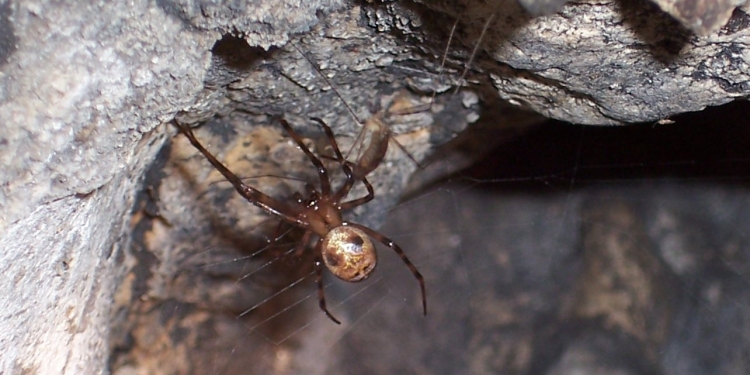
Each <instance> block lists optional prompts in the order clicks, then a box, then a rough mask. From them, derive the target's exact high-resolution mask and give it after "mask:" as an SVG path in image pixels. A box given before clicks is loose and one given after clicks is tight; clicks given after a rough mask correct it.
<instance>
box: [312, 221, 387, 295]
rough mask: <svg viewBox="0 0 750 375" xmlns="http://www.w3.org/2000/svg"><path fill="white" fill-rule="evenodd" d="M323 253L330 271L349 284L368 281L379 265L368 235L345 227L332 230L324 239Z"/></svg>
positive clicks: (324, 260)
mask: <svg viewBox="0 0 750 375" xmlns="http://www.w3.org/2000/svg"><path fill="white" fill-rule="evenodd" d="M321 253H322V254H321V255H322V257H323V262H324V263H325V265H326V267H328V270H330V271H331V273H333V274H334V275H336V277H338V278H339V279H341V280H344V281H348V282H357V281H362V280H364V279H366V278H367V277H368V276H370V274H371V273H372V271H373V270H374V269H375V265H377V263H378V254H377V252H375V246H374V245H373V244H372V241H371V240H370V238H369V237H368V236H367V234H365V232H363V231H361V230H359V229H357V228H353V227H347V226H343V225H342V226H338V227H335V228H333V229H331V230H330V231H329V232H328V234H327V235H326V236H325V237H324V238H323V243H322V248H321Z"/></svg>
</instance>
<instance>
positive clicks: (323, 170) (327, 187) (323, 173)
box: [276, 117, 331, 197]
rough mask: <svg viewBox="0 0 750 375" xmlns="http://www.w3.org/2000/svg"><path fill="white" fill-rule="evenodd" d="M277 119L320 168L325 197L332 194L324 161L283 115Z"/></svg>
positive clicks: (321, 185)
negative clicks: (303, 140) (305, 142)
mask: <svg viewBox="0 0 750 375" xmlns="http://www.w3.org/2000/svg"><path fill="white" fill-rule="evenodd" d="M276 120H278V121H279V122H280V123H281V126H283V127H284V130H286V132H287V133H288V134H289V136H291V137H292V139H294V141H295V142H297V146H299V148H301V149H302V152H304V153H305V155H307V158H308V159H310V161H311V162H312V163H313V165H314V166H315V168H317V169H318V176H319V177H320V190H321V192H322V193H323V196H324V197H327V196H329V195H330V194H331V181H330V180H329V179H328V170H327V169H326V167H325V166H324V165H323V163H322V162H321V161H320V159H318V157H317V156H315V155H314V154H313V153H312V152H311V151H310V149H309V148H307V146H305V144H304V142H302V138H301V137H300V136H299V134H297V133H296V132H295V131H294V130H293V129H292V127H291V125H289V123H288V122H287V121H286V120H284V118H283V117H276Z"/></svg>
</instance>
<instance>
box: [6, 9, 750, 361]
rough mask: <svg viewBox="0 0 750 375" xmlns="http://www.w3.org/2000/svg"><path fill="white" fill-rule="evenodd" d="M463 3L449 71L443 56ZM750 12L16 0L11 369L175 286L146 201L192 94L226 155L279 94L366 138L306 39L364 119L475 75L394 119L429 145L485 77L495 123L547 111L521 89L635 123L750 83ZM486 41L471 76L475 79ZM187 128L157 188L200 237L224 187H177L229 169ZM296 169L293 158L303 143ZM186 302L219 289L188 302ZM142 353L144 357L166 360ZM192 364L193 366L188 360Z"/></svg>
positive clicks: (11, 18)
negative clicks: (725, 18) (710, 27)
mask: <svg viewBox="0 0 750 375" xmlns="http://www.w3.org/2000/svg"><path fill="white" fill-rule="evenodd" d="M457 19H458V20H459V21H460V22H459V24H458V27H457V29H456V33H455V35H454V43H453V44H452V46H451V48H450V53H449V55H448V59H447V64H446V65H445V67H444V69H442V71H443V73H444V74H442V75H438V72H439V71H441V69H440V66H441V57H442V51H443V49H444V48H445V43H446V40H447V39H448V35H449V33H450V30H451V25H452V24H453V22H454V21H455V20H457ZM487 20H490V21H491V22H489V23H487V25H488V27H487V32H486V33H485V34H484V35H483V37H482V38H480V36H482V29H483V26H484V25H485V23H486V21H487ZM748 20H750V18H748V15H747V13H746V12H745V11H743V10H740V9H737V10H734V12H733V15H732V18H731V19H730V20H729V22H728V23H727V25H726V26H724V27H723V28H722V29H720V30H719V31H716V32H713V33H706V34H707V35H706V36H704V37H699V36H695V35H692V34H691V33H690V32H689V31H687V30H686V29H684V28H683V27H682V26H680V24H679V23H677V22H675V21H674V20H673V19H671V18H670V17H669V16H668V15H666V14H664V13H662V12H661V11H660V10H659V9H658V8H657V7H655V6H653V5H651V4H650V3H635V4H631V3H626V2H582V3H574V4H568V5H566V6H565V7H563V8H562V10H561V11H560V13H557V14H555V15H550V16H545V17H539V18H532V17H529V16H526V15H524V14H523V12H522V11H521V8H520V7H519V6H518V5H517V4H516V3H515V2H513V1H490V2H484V1H464V2H441V3H439V4H437V3H425V4H415V3H407V2H398V3H374V2H373V3H365V4H360V3H349V2H344V1H307V0H305V1H302V0H298V1H294V0H277V1H271V0H265V1H264V0H256V1H248V2H240V3H232V4H231V5H230V4H224V3H211V2H187V1H186V2H170V1H158V2H143V1H141V2H138V1H135V2H129V3H127V4H125V3H100V4H97V5H89V4H83V3H81V4H76V5H73V4H69V3H59V2H49V1H33V0H27V1H19V2H13V3H3V4H2V5H1V6H0V30H2V36H1V38H2V39H0V55H1V56H0V63H2V65H1V66H0V69H1V72H2V73H1V74H0V80H2V83H0V88H1V89H2V91H1V92H0V98H1V99H0V100H1V102H0V123H2V124H3V125H2V131H1V133H0V160H2V168H3V173H2V177H0V178H2V181H0V182H1V183H0V186H1V187H0V244H1V246H2V250H3V251H2V253H0V269H1V270H2V271H3V272H2V273H3V275H4V277H3V278H2V281H0V291H2V293H1V294H0V298H2V304H1V305H2V307H0V318H1V319H0V321H1V322H2V329H0V343H1V344H0V345H1V346H0V349H2V351H3V353H4V354H3V356H2V360H1V361H2V363H1V364H0V366H1V367H0V368H1V369H2V370H1V371H2V372H4V373H9V374H10V373H21V372H27V373H42V374H46V373H76V374H77V373H95V372H99V371H101V369H103V368H105V367H106V366H107V359H108V358H110V350H111V348H110V344H109V343H110V334H111V333H110V327H111V326H112V324H115V325H116V326H118V327H121V326H120V323H122V322H123V321H125V318H124V316H125V314H126V313H127V312H128V310H127V308H126V307H128V306H130V305H131V304H134V302H135V301H146V302H147V303H152V304H154V305H157V306H164V304H165V302H164V301H171V299H170V298H172V297H174V294H173V293H175V292H174V290H171V291H170V290H169V288H170V287H171V286H170V285H171V284H170V282H171V278H174V277H176V276H175V275H177V273H178V271H179V269H176V268H175V267H176V266H177V265H179V262H177V261H175V260H174V259H176V258H180V256H185V254H184V253H180V252H178V251H177V249H178V248H180V246H182V245H180V244H184V243H185V242H176V243H168V242H160V241H163V240H164V238H172V237H169V235H165V236H163V237H159V236H156V237H154V238H155V240H153V241H152V242H149V243H146V246H142V247H138V246H139V244H138V243H133V241H132V240H131V239H132V238H134V237H131V233H133V232H134V230H133V228H134V226H137V225H136V224H132V225H131V216H134V217H135V219H138V218H140V216H139V212H141V211H138V210H140V206H136V204H135V201H136V196H137V193H138V192H139V191H142V190H143V189H144V187H143V186H142V182H143V178H144V176H145V171H146V170H147V168H148V166H149V165H151V164H152V163H153V161H154V160H155V157H156V155H157V153H158V152H159V150H161V149H162V148H163V146H164V144H165V142H167V140H168V139H170V137H172V136H173V135H174V134H175V133H176V131H175V128H174V127H172V126H171V125H169V124H167V123H168V122H169V121H170V120H172V119H173V118H175V116H176V115H178V114H179V116H178V118H179V119H180V121H182V122H184V123H188V124H199V123H202V122H204V121H206V120H212V121H214V122H216V123H217V124H215V125H216V126H215V127H213V128H211V129H209V130H203V131H202V132H200V133H199V136H200V137H202V139H204V140H205V142H206V143H210V144H211V145H212V146H213V147H212V149H214V147H215V152H216V153H217V154H218V155H219V156H220V157H222V158H224V157H225V156H226V153H225V150H226V149H222V147H224V146H227V147H229V145H230V144H233V145H235V146H236V142H237V141H236V139H235V137H245V136H248V134H250V132H251V131H255V128H256V125H259V124H262V125H265V126H272V127H273V126H274V123H273V121H272V119H271V117H272V116H273V115H284V116H285V117H286V118H288V119H289V120H290V122H292V123H293V125H294V126H295V128H298V129H299V130H300V131H302V132H303V133H305V134H306V135H307V136H309V137H310V138H314V137H315V136H316V135H317V134H318V133H316V129H315V128H314V127H312V126H311V124H309V121H307V117H309V116H318V117H321V118H323V119H324V120H326V121H327V122H329V123H330V124H331V126H332V127H333V128H334V131H335V132H336V134H337V135H340V136H341V137H342V139H347V138H348V139H350V140H351V139H354V138H355V137H356V133H357V131H358V126H359V125H358V124H357V123H356V122H355V121H353V120H352V118H351V117H350V115H349V114H348V113H347V110H346V109H345V108H344V107H343V106H342V104H341V101H340V100H341V99H340V98H339V97H337V96H336V95H334V92H333V91H332V90H330V89H328V84H327V83H326V82H324V81H323V80H321V77H320V76H319V75H318V73H317V72H316V70H315V69H313V68H312V66H311V64H310V62H308V61H307V60H305V59H304V58H302V56H301V54H300V52H299V51H298V50H296V49H295V48H292V47H291V44H289V43H288V42H290V41H293V42H294V43H295V45H296V46H298V47H299V48H300V50H302V51H304V52H305V53H306V54H307V55H309V56H310V57H311V59H312V60H313V61H314V63H315V64H317V65H319V67H320V68H321V69H322V70H323V72H324V74H326V76H328V77H329V79H330V80H331V81H332V84H333V85H334V86H336V87H337V90H338V92H339V93H341V94H342V96H343V97H344V99H345V100H346V101H347V102H348V103H349V105H350V106H351V107H352V108H353V111H354V112H355V113H356V114H357V116H358V117H360V118H366V117H367V116H369V115H370V113H371V112H372V111H377V110H379V109H383V108H387V106H388V105H389V103H390V102H392V100H393V98H394V97H395V96H396V95H398V94H400V93H404V94H403V95H406V98H407V99H408V100H410V101H413V102H415V103H416V102H425V101H429V98H430V97H431V95H432V93H433V92H435V91H438V92H441V93H443V92H445V91H446V90H447V89H449V88H451V87H454V86H456V85H458V84H463V86H465V89H464V90H462V91H461V92H460V93H459V94H458V95H456V96H452V95H451V94H450V93H444V94H441V95H438V97H437V98H436V101H435V105H433V106H432V108H431V110H430V111H428V112H425V113H419V114H416V116H415V117H416V118H415V119H413V122H411V123H408V124H406V125H403V126H400V127H399V126H396V127H394V129H393V130H394V131H395V132H396V133H404V134H405V135H404V138H405V139H406V140H405V141H404V143H407V144H406V146H407V148H410V149H411V150H413V151H414V152H415V153H416V154H417V156H420V157H421V156H424V155H426V154H427V153H429V150H430V149H431V148H432V147H434V146H436V145H438V144H441V143H444V142H445V141H447V140H449V139H451V138H452V137H454V136H455V135H456V134H457V133H458V132H460V131H462V130H463V129H465V128H466V127H467V126H468V124H469V123H470V122H473V121H475V120H476V119H477V114H478V106H477V101H476V98H480V99H481V103H483V104H484V106H483V109H482V112H481V119H483V120H482V121H484V122H482V121H480V122H479V123H478V125H477V126H476V127H472V128H471V129H475V131H477V133H478V134H485V135H486V134H487V132H486V129H488V128H489V129H491V128H503V127H508V126H513V125H516V123H518V124H523V123H525V122H528V121H529V120H520V119H519V118H518V117H517V115H516V113H517V112H514V109H512V108H511V107H510V106H508V105H504V104H502V103H504V102H506V101H507V102H509V103H511V104H515V105H523V107H524V108H526V109H532V110H534V111H536V112H539V113H541V114H543V115H546V116H550V117H554V118H558V119H564V120H568V121H573V122H579V123H585V124H622V123H627V122H634V121H655V120H658V119H660V118H665V117H668V116H671V115H673V114H676V113H681V112H686V111H694V110H699V109H701V108H704V107H705V106H709V105H717V104H721V103H726V102H728V101H731V100H733V99H735V98H742V97H745V96H747V94H748V92H749V91H750V86H748V83H747V81H748V74H749V73H748V71H749V69H748V65H747V64H748V60H749V59H750V57H748V56H749V55H748V52H747V44H748V38H749V36H748V34H749V33H750V31H749V30H750V29H749V28H748V25H750V22H749V21H748ZM480 40H481V43H480ZM217 42H219V43H218V44H217ZM475 46H478V53H477V54H476V56H475V58H474V63H472V64H471V65H472V70H471V71H470V72H469V74H468V75H467V76H466V78H467V81H468V82H460V80H459V79H458V76H459V75H460V74H461V71H462V70H463V66H464V65H465V64H466V62H467V61H468V59H469V56H470V55H471V52H470V51H471V50H472V48H474V47H475ZM406 88H409V89H410V90H405V89H406ZM514 116H516V117H514ZM509 119H513V120H509ZM516 120H517V121H516ZM510 121H512V122H513V123H510ZM209 125H210V124H209ZM258 131H260V130H258ZM271 131H272V130H271ZM209 132H213V134H217V136H215V137H213V138H212V137H211V136H209V135H208V134H209ZM253 134H256V133H253ZM468 134H471V133H468ZM263 139H267V138H263ZM270 139H278V140H283V139H284V138H283V136H282V135H278V136H277V135H271V138H270ZM476 139H477V138H472V137H470V136H469V137H468V138H467V139H466V140H465V141H464V142H465V143H463V145H482V146H484V147H489V146H491V145H492V144H493V140H492V139H490V138H488V137H486V136H485V137H483V138H481V140H480V141H479V142H476V141H475V140H476ZM497 139H500V137H499V136H498V137H497ZM219 140H220V141H219ZM183 141H184V140H183V139H181V137H177V139H176V140H175V141H174V147H173V150H174V153H175V155H172V161H170V162H165V161H164V160H162V165H167V167H165V168H171V169H167V171H170V173H172V172H174V171H175V170H179V169H180V168H183V169H184V170H186V171H187V172H188V173H186V174H184V175H183V176H182V177H183V178H182V180H181V181H182V182H180V180H169V181H172V182H169V183H167V184H166V186H171V187H174V188H175V190H174V191H171V192H169V191H163V190H160V186H162V185H160V183H158V184H156V185H158V186H155V190H156V191H155V193H154V194H153V195H155V196H156V198H157V199H156V200H157V203H158V201H159V200H163V202H162V205H161V206H160V207H159V209H160V214H161V216H162V217H163V218H166V219H167V220H166V221H167V222H170V223H171V224H172V227H171V229H170V230H171V231H173V232H177V233H180V232H182V234H183V236H182V240H183V241H188V240H192V241H194V242H195V241H197V240H196V238H197V237H190V236H200V235H205V234H206V233H207V232H208V228H209V226H203V227H200V228H203V229H195V228H199V226H198V224H195V223H191V222H190V220H195V221H196V222H199V221H200V219H201V218H200V217H197V218H190V217H187V215H188V213H191V212H195V211H196V210H201V207H203V212H204V214H206V215H209V216H210V215H211V214H212V211H211V207H215V206H214V205H213V204H211V205H209V207H208V208H206V207H205V206H201V205H200V204H198V205H194V206H186V205H185V204H184V202H182V201H180V199H178V198H177V196H180V195H182V196H183V198H184V197H195V199H194V200H198V202H199V203H200V202H201V201H200V199H203V198H201V197H200V196H199V195H201V194H202V193H203V192H204V190H208V189H209V187H208V186H207V185H201V184H207V183H208V181H209V180H206V176H208V173H209V172H208V171H209V170H208V169H203V170H202V171H200V170H198V171H197V172H196V170H197V168H198V167H195V168H193V167H192V166H190V164H189V163H188V164H185V165H184V166H183V167H180V163H179V161H180V160H182V159H188V158H192V161H194V162H195V163H198V164H200V163H203V162H202V161H201V159H200V158H197V159H196V158H195V157H193V156H189V155H186V154H184V152H187V151H185V150H186V149H185V147H184V145H181V144H180V142H183ZM170 142H171V141H170ZM269 147H273V145H269ZM466 150H470V151H472V152H468V153H467V152H466ZM481 150H482V148H480V147H471V146H469V147H463V148H461V147H455V148H453V149H449V150H447V151H445V153H443V154H441V155H442V158H443V160H451V161H452V162H451V165H449V166H448V167H445V168H444V169H443V171H450V170H453V169H455V168H456V166H457V165H460V164H461V163H466V161H467V160H470V159H471V158H472V156H471V155H474V154H476V153H478V152H481ZM167 154H168V152H167V151H165V152H164V154H162V157H163V158H166V157H167V156H168V155H167ZM396 154H398V153H397V152H394V155H392V156H389V159H388V160H389V162H390V163H392V164H390V165H393V168H389V169H388V170H382V171H378V172H376V173H377V174H376V175H374V177H373V180H375V181H378V183H379V189H378V192H379V199H380V200H379V202H376V204H375V205H373V206H370V207H369V211H368V210H366V211H364V212H361V213H360V214H361V218H362V219H361V220H362V222H364V223H369V224H375V222H376V221H377V220H378V219H379V218H382V214H383V212H384V211H385V209H386V208H385V207H386V206H387V204H388V203H389V202H394V201H395V199H396V197H397V196H398V193H399V191H400V190H401V189H402V188H403V186H404V185H405V184H406V181H407V179H408V173H409V171H410V170H413V169H414V167H413V165H411V164H410V162H409V161H408V160H407V159H405V158H404V156H403V155H396ZM467 154H468V155H470V156H464V155H467ZM436 158H437V159H438V160H440V159H441V156H440V155H438V156H437V157H436ZM280 159H281V160H283V159H284V158H283V157H281V158H280ZM160 160H161V159H160ZM195 163H194V164H195ZM437 165H440V163H438V164H437ZM188 166H189V167H188ZM203 168H205V163H204V164H203ZM278 169H279V170H281V172H288V171H289V169H287V166H286V165H284V164H283V163H282V164H280V166H279V167H278ZM245 173H248V174H252V172H251V171H246V172H245ZM277 173H280V172H277ZM157 174H158V172H157ZM174 177H175V178H177V177H179V176H174ZM156 180H157V181H158V180H159V179H158V178H157V179H156ZM169 184H174V185H169ZM215 186H218V188H223V187H222V186H221V185H220V184H217V185H215ZM224 190H226V189H224ZM216 194H218V193H211V194H208V195H207V196H208V197H209V198H210V199H213V198H214V197H216ZM209 198H206V199H209ZM235 198H236V197H235ZM202 204H204V205H205V204H206V203H205V202H204V203H202ZM133 211H137V212H136V215H132V212H133ZM368 215H369V216H368ZM186 217H187V218H186ZM176 218H186V219H184V220H185V222H183V221H182V220H177V219H176ZM227 220H228V221H227V222H229V223H231V224H234V222H235V221H241V220H240V219H235V218H229V219H227ZM245 220H247V221H246V222H245V223H246V224H247V225H251V223H252V222H253V221H252V220H253V219H249V218H248V219H245ZM134 222H137V223H139V222H138V221H134ZM172 222H174V223H172ZM214 224H215V223H214ZM183 225H184V226H183ZM167 227H168V226H167ZM193 229H195V230H194V231H193V232H190V230H193ZM135 232H137V231H135ZM188 232H190V233H192V234H191V235H189V236H186V235H184V233H188ZM143 233H149V232H147V231H146V232H143ZM135 239H136V240H140V239H141V238H139V237H137V236H136V237H135ZM205 241H208V240H205ZM156 243H158V244H162V245H163V247H162V248H159V249H158V252H157V253H152V251H154V250H155V249H153V248H150V247H149V246H148V245H153V244H156ZM133 249H142V250H143V253H141V254H135V253H134V252H133V251H134V250H133ZM170 257H172V258H170ZM146 258H148V259H150V261H149V262H145V261H143V259H146ZM182 259H186V258H182ZM133 270H135V271H137V272H135V271H133ZM131 271H132V272H131ZM118 288H119V289H118ZM116 291H117V294H115V293H116ZM113 301H114V303H115V304H116V306H117V308H114V307H113ZM183 302H185V303H190V302H199V301H198V300H195V301H193V300H190V299H189V298H188V300H187V301H178V302H177V303H183ZM133 308H134V309H135V310H138V309H143V306H140V305H137V304H136V306H134V307H133ZM238 308H239V307H238ZM243 308H244V307H243ZM151 311H153V310H151ZM173 311H174V309H173ZM230 311H232V310H231V309H230ZM140 328H141V329H143V327H140ZM114 336H116V337H117V338H118V339H119V338H120V337H121V336H120V335H114ZM126 336H127V335H126ZM131 338H132V337H131ZM118 344H120V343H119V342H118ZM113 345H114V344H113ZM187 357H189V355H187ZM143 361H144V362H138V363H136V368H137V367H138V366H141V365H143V366H144V367H143V368H149V367H148V366H146V365H144V363H146V362H148V359H147V358H146V359H144V360H143ZM159 365H162V364H161V363H160V364H159ZM175 366H177V367H178V368H177V369H176V370H174V372H189V371H187V370H184V368H179V365H175ZM240 368H241V367H240ZM196 371H197V370H196ZM165 372H169V371H166V370H165Z"/></svg>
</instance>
